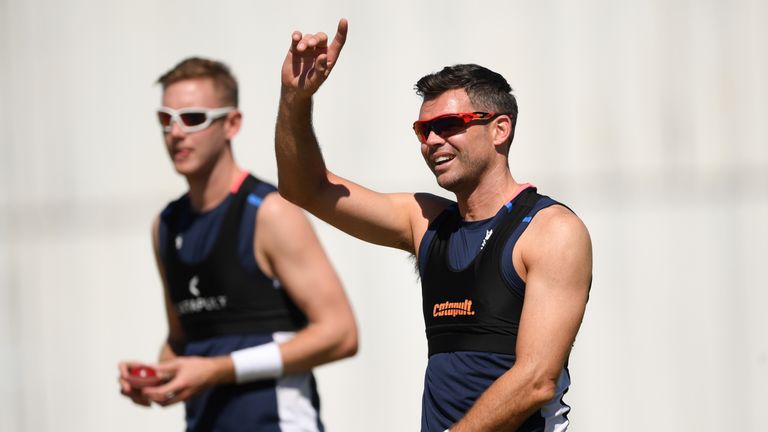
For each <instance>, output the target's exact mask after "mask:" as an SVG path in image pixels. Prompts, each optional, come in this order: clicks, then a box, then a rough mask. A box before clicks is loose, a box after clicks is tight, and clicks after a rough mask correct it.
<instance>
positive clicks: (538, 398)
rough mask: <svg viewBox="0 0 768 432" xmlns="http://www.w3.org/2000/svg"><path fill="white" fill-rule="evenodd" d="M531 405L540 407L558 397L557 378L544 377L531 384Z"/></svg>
mask: <svg viewBox="0 0 768 432" xmlns="http://www.w3.org/2000/svg"><path fill="white" fill-rule="evenodd" d="M528 394H529V395H530V397H531V404H532V405H534V406H536V407H540V406H542V405H544V404H546V403H547V402H549V401H551V400H552V399H553V398H554V397H555V396H556V395H557V378H555V379H552V378H550V377H542V378H539V379H536V380H534V381H533V382H532V383H531V388H530V392H529V393H528Z"/></svg>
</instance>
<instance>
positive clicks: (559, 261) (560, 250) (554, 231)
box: [520, 205, 592, 274]
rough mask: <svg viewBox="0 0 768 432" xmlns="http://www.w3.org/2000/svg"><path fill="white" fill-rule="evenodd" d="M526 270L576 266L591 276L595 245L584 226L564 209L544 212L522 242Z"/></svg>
mask: <svg viewBox="0 0 768 432" xmlns="http://www.w3.org/2000/svg"><path fill="white" fill-rule="evenodd" d="M520 242H521V244H520V246H522V248H521V255H522V259H523V261H524V264H525V267H526V269H527V270H529V271H530V269H531V266H534V265H542V266H546V267H550V266H567V265H575V266H577V267H580V268H582V269H583V270H585V271H587V272H589V273H590V274H591V267H592V241H591V239H590V236H589V231H588V230H587V227H586V225H585V224H584V222H583V221H582V220H581V219H580V218H579V217H578V216H577V215H576V214H574V213H573V212H572V211H570V210H569V209H567V208H565V207H564V206H562V205H553V206H550V207H547V208H545V209H542V210H541V211H539V212H538V213H537V214H536V216H535V217H534V218H533V219H532V220H531V222H530V226H529V227H528V229H527V230H526V231H525V233H524V234H523V236H522V237H521V238H520Z"/></svg>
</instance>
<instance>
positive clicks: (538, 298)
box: [517, 211, 592, 380]
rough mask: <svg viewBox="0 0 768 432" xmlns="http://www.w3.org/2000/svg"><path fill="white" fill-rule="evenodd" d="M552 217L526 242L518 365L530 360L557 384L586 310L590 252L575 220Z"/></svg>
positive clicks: (582, 229) (585, 235) (566, 215)
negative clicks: (524, 284)
mask: <svg viewBox="0 0 768 432" xmlns="http://www.w3.org/2000/svg"><path fill="white" fill-rule="evenodd" d="M553 213H554V214H553V215H550V217H547V218H546V219H545V220H543V221H541V223H540V224H539V226H538V227H536V228H535V230H534V232H533V233H532V236H530V237H529V238H528V239H527V240H526V245H525V248H526V249H525V252H524V254H523V256H524V258H523V260H524V261H525V265H526V269H527V275H526V288H525V300H524V303H523V312H522V316H521V320H520V329H519V334H518V342H517V353H518V358H519V359H520V360H523V361H531V362H532V363H533V364H536V365H537V367H538V368H540V371H541V373H544V374H546V375H547V376H548V377H549V378H551V379H555V380H556V379H557V376H558V375H559V373H560V370H561V369H562V367H563V364H564V363H565V361H566V359H567V356H568V353H569V351H570V348H571V345H572V344H573V341H574V339H575V337H576V333H577V332H578V329H579V326H580V325H581V321H582V318H583V315H584V310H585V308H586V302H587V295H588V291H589V284H590V280H591V273H592V270H591V269H592V250H591V243H590V239H589V234H588V233H587V230H586V228H585V227H584V225H583V224H582V223H581V221H580V220H578V218H577V217H576V216H575V215H573V214H572V213H570V212H567V211H555V212H553ZM531 228H534V227H533V226H532V227H531Z"/></svg>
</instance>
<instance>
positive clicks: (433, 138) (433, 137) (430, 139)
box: [423, 130, 445, 147]
mask: <svg viewBox="0 0 768 432" xmlns="http://www.w3.org/2000/svg"><path fill="white" fill-rule="evenodd" d="M443 142H445V140H444V139H443V137H441V136H440V135H438V134H437V133H435V131H433V130H430V131H429V135H427V139H426V140H424V141H423V143H424V144H425V145H427V146H430V147H431V146H435V145H438V144H442V143H443Z"/></svg>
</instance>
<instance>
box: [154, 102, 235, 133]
mask: <svg viewBox="0 0 768 432" xmlns="http://www.w3.org/2000/svg"><path fill="white" fill-rule="evenodd" d="M236 109H237V108H236V107H231V106H228V107H222V108H182V109H180V110H175V109H173V108H168V107H160V108H158V110H157V119H158V120H159V121H160V126H162V127H163V132H165V133H168V132H170V131H171V127H172V126H173V122H176V124H178V125H179V127H180V128H181V130H182V131H184V132H186V133H192V132H197V131H201V130H203V129H205V128H207V127H208V126H210V125H211V123H213V121H214V120H216V119H219V118H221V117H224V116H226V115H227V114H229V113H231V112H232V111H235V110H236Z"/></svg>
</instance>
